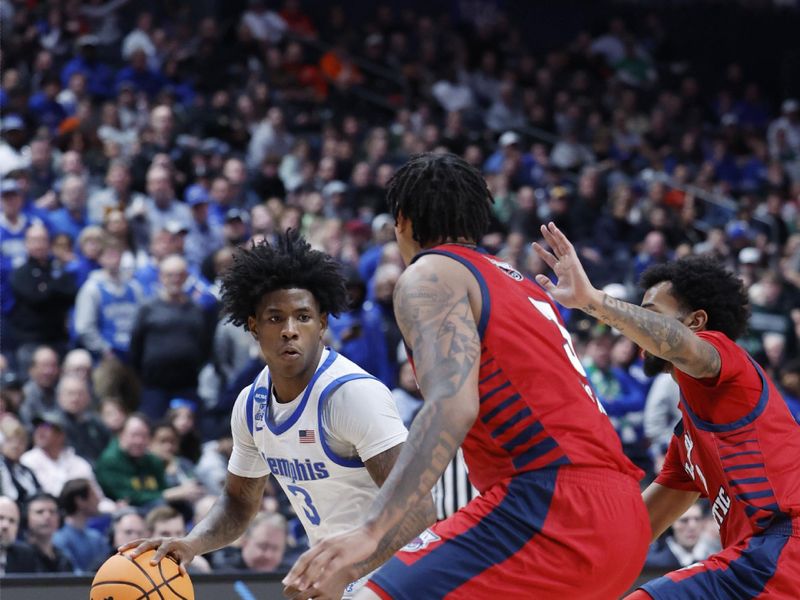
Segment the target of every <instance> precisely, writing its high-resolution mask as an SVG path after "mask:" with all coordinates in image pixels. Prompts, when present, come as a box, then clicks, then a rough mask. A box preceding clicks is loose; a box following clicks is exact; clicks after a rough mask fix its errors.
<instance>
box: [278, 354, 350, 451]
mask: <svg viewBox="0 0 800 600" xmlns="http://www.w3.org/2000/svg"><path fill="white" fill-rule="evenodd" d="M338 356H339V355H338V354H337V353H336V350H334V349H333V348H331V349H330V352H329V353H328V358H326V359H325V362H323V363H322V365H320V367H319V368H318V369H317V370H316V372H315V373H314V376H313V377H311V381H309V382H308V385H307V386H306V391H305V393H304V394H303V399H302V400H300V404H298V405H297V408H295V409H294V412H293V413H292V416H291V417H289V418H288V419H286V420H285V421H284V422H283V423H281V424H280V425H276V424H275V423H274V422H273V421H272V419H271V418H270V416H269V413H270V410H269V407H270V403H271V402H272V376H270V377H269V380H268V383H267V389H268V390H269V395H268V396H267V411H266V414H265V415H264V422H265V423H266V424H267V427H269V430H270V431H271V432H272V433H273V434H275V435H281V434H282V433H285V432H286V431H287V430H288V429H289V428H290V427H291V426H292V425H294V424H295V423H297V419H299V418H300V415H302V414H303V411H304V410H305V408H306V404H308V398H309V397H310V396H311V391H312V390H313V389H314V384H315V383H317V379H319V377H320V375H322V374H323V373H324V372H325V371H327V370H328V368H329V367H330V366H331V365H332V364H333V361H335V360H336V358H337V357H338Z"/></svg>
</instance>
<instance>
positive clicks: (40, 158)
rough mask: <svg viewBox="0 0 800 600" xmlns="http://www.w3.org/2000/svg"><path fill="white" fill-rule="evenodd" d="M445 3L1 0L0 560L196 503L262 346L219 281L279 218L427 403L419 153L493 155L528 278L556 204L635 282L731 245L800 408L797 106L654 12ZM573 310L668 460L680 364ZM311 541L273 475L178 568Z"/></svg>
mask: <svg viewBox="0 0 800 600" xmlns="http://www.w3.org/2000/svg"><path fill="white" fill-rule="evenodd" d="M454 4H458V5H459V6H460V7H461V11H460V12H459V14H458V16H457V18H454V16H453V15H452V14H448V13H446V12H441V13H436V12H431V13H429V12H426V11H415V10H412V9H411V8H397V7H395V6H394V5H392V4H377V5H375V6H374V8H372V9H371V11H370V13H369V14H368V15H365V16H364V17H363V18H359V19H351V18H349V16H348V13H347V8H346V7H345V5H344V4H337V3H331V4H329V3H321V4H320V3H318V5H316V6H315V7H314V10H312V9H311V8H310V7H308V6H305V5H304V3H303V2H301V1H300V0H282V1H279V0H274V1H269V2H267V1H264V0H249V1H247V2H235V1H233V2H224V3H223V2H216V1H215V0H207V1H205V2H192V3H188V2H178V3H160V2H146V1H137V2H129V1H128V0H108V1H106V0H91V1H88V2H78V1H75V0H49V1H47V2H43V1H38V0H0V29H1V30H2V31H1V32H0V33H2V35H1V36H0V37H2V55H3V71H2V76H1V81H0V84H1V87H0V112H2V123H1V131H0V135H1V137H2V139H0V179H2V183H1V186H2V187H1V188H0V194H1V195H2V207H1V208H2V211H1V213H0V236H1V237H0V251H1V254H0V285H1V286H2V287H1V288H0V289H1V290H2V294H1V296H0V342H1V343H2V347H0V350H2V353H1V354H0V378H1V383H2V392H0V442H1V443H2V457H1V460H0V574H2V573H13V572H31V571H45V572H76V573H80V572H91V571H93V570H95V569H96V568H97V566H98V565H99V564H101V563H102V562H103V560H105V559H106V558H107V557H108V556H109V555H110V554H111V553H113V552H114V548H116V547H117V546H118V545H120V544H122V543H125V542H127V541H130V540H132V539H136V538H138V537H142V536H146V535H181V534H182V533H183V532H184V531H186V529H187V527H191V526H192V524H193V523H195V522H197V520H198V519H200V518H202V516H203V515H204V514H205V513H206V512H207V511H208V509H209V508H210V506H211V504H212V503H213V501H214V498H215V497H216V496H217V495H218V494H219V493H220V490H221V487H222V483H223V481H224V478H225V473H226V465H227V460H228V457H229V456H230V453H231V447H232V441H231V437H230V429H229V426H228V425H227V421H228V419H229V415H230V409H231V407H232V405H233V401H234V400H235V398H236V395H237V394H238V392H239V391H240V390H241V389H242V388H243V387H245V386H246V385H248V384H249V383H250V382H251V381H252V380H253V378H254V376H255V374H256V373H257V372H258V371H259V370H261V369H262V368H263V364H264V363H263V361H262V359H261V357H260V355H259V351H258V348H257V347H256V345H255V343H254V341H253V339H252V338H251V336H249V335H248V334H247V333H246V332H245V331H243V330H241V329H238V328H235V327H233V326H232V325H230V324H228V323H226V322H225V321H224V319H221V318H220V315H219V312H218V294H219V286H220V274H221V273H223V272H224V270H225V269H226V267H227V266H228V265H230V264H231V261H232V260H233V252H234V249H235V248H236V247H238V246H241V245H244V244H250V243H252V242H259V241H261V240H270V239H272V236H274V234H275V233H276V232H278V231H283V230H286V229H288V228H295V229H298V230H300V231H301V232H302V234H303V235H304V236H306V237H307V239H308V240H309V241H310V242H311V243H312V245H313V246H314V247H316V248H319V249H322V250H324V251H326V252H328V253H330V254H331V255H333V256H334V257H336V258H337V259H339V260H340V261H341V263H342V265H343V270H344V273H345V275H346V277H347V282H348V288H349V290H350V294H351V308H350V310H349V311H348V312H347V313H345V314H342V315H338V316H336V317H335V318H332V319H331V320H330V327H329V331H328V333H327V335H328V339H327V343H329V344H330V345H331V346H332V347H334V348H336V349H337V350H338V351H340V352H342V353H343V354H345V355H346V356H348V357H350V358H351V359H353V360H354V361H355V362H357V363H358V364H360V365H361V366H362V367H364V368H365V369H367V370H368V371H370V372H371V373H373V374H374V375H375V376H377V377H378V378H379V379H380V380H381V381H383V382H384V383H385V384H386V385H387V386H388V387H389V388H390V389H393V393H394V396H395V398H396V400H397V403H398V407H399V408H400V412H401V415H402V417H403V419H404V421H405V422H406V423H407V424H410V423H411V421H412V420H413V418H414V416H415V415H416V413H417V411H418V410H419V408H420V406H421V405H422V402H423V400H422V399H421V398H420V397H419V393H418V390H417V388H416V385H415V382H414V378H413V375H412V373H411V369H410V365H409V363H408V361H407V358H406V357H405V353H404V352H403V351H402V344H401V336H400V332H399V329H398V327H397V324H396V323H395V321H394V316H393V311H392V292H393V289H394V285H395V283H396V282H397V279H398V277H399V276H400V274H401V272H402V269H403V263H402V260H401V258H400V254H399V252H398V248H397V245H396V243H395V242H394V241H393V240H394V233H393V226H394V219H393V217H392V216H391V215H389V214H387V210H388V207H387V204H386V200H385V189H386V186H387V182H388V181H389V179H390V178H391V176H392V174H393V173H394V171H395V170H396V169H397V167H398V166H399V165H401V164H402V163H403V162H404V161H405V160H406V159H407V158H408V157H410V156H411V155H413V154H415V153H419V152H453V153H457V154H459V155H462V156H463V157H464V158H465V159H466V160H467V161H468V162H469V163H470V164H472V165H473V166H475V167H477V168H479V169H481V170H482V172H483V173H484V175H485V177H486V180H487V182H488V185H489V187H490V189H491V191H492V193H493V195H494V198H495V204H494V212H493V218H492V223H491V227H490V232H489V234H488V235H487V236H486V237H485V239H484V240H483V241H482V245H483V246H485V247H486V248H487V249H488V250H489V251H491V252H493V253H495V254H497V255H499V256H500V257H501V258H502V259H503V260H505V261H507V262H508V263H510V264H511V265H513V266H514V267H515V268H516V269H518V270H520V271H521V272H523V273H524V274H526V275H527V276H533V275H536V274H538V273H545V274H549V273H548V270H547V267H546V265H545V264H543V263H542V262H541V260H540V259H539V258H538V257H537V255H536V254H535V253H533V252H531V249H530V242H532V241H536V240H538V239H539V232H538V227H539V225H540V224H541V223H544V222H547V221H554V222H555V223H556V224H557V225H558V226H559V227H560V228H561V229H562V230H563V231H565V233H566V234H567V235H568V236H569V237H570V238H571V239H572V240H573V241H574V242H575V244H576V247H577V248H578V251H579V253H580V256H581V258H582V260H583V262H584V264H585V265H586V266H587V270H588V271H589V273H590V276H591V277H592V279H593V281H594V282H595V284H597V285H599V286H601V287H604V289H605V291H606V292H607V293H609V294H611V295H614V296H616V297H619V298H624V299H626V300H630V301H638V300H639V294H640V291H639V290H638V289H637V287H636V281H637V279H638V276H639V275H640V274H641V273H642V272H643V271H644V270H645V269H646V268H647V267H649V266H651V265H653V264H658V263H661V262H664V261H668V260H670V259H673V258H676V257H681V256H685V255H687V254H690V253H705V254H711V255H713V256H716V257H717V258H718V259H719V260H721V261H724V262H725V263H726V264H727V265H728V266H729V267H730V268H731V269H734V270H736V271H737V272H738V273H739V274H740V275H741V277H742V278H743V279H744V281H745V283H746V285H747V289H748V292H749V295H750V300H751V303H752V316H751V317H750V323H749V332H748V334H747V336H746V337H745V338H743V339H741V340H739V342H740V343H741V344H742V345H743V346H744V347H745V348H746V349H747V350H748V351H749V352H750V353H751V354H752V355H753V356H754V357H756V359H757V360H759V362H761V364H762V365H763V366H764V367H765V369H767V371H768V372H769V373H770V374H771V375H772V376H773V377H774V379H775V381H776V382H778V383H779V385H780V386H781V391H782V392H783V394H784V397H785V399H786V401H787V403H788V404H789V406H790V408H791V410H792V411H793V414H794V415H795V416H796V418H798V419H800V358H799V357H798V338H799V337H800V291H799V290H800V215H799V214H798V211H800V101H798V99H797V98H796V97H792V96H788V95H785V94H783V93H782V92H780V91H777V92H776V91H775V90H769V91H767V90H766V89H764V88H763V87H762V86H761V85H760V84H759V83H758V78H757V77H756V75H757V74H756V73H750V72H747V71H746V70H745V68H744V67H743V66H742V64H741V63H740V62H737V58H736V57H735V56H734V57H731V58H730V62H729V63H727V64H724V65H720V66H719V69H718V73H717V74H718V76H717V78H716V79H713V80H709V79H707V78H702V79H701V78H700V77H699V76H698V74H697V73H695V72H694V71H693V68H692V65H691V64H686V63H685V62H682V61H681V60H679V58H680V57H679V56H678V55H677V54H676V52H677V50H676V49H675V45H674V40H673V39H672V38H671V37H670V35H671V34H670V32H669V31H668V29H667V27H666V26H665V25H664V23H663V22H662V21H661V20H660V18H659V14H658V11H654V12H652V13H649V14H647V15H645V16H643V17H642V18H640V19H637V20H636V21H635V22H630V21H628V22H626V20H625V19H622V18H616V17H613V18H607V19H606V20H605V22H604V23H603V24H602V26H599V27H596V28H590V27H588V26H587V28H586V29H583V30H581V31H580V32H579V33H578V34H577V35H575V36H574V37H572V38H571V39H568V40H563V42H562V43H561V44H560V45H557V46H554V47H552V48H549V49H547V50H546V51H541V49H537V50H535V51H534V50H533V49H531V48H530V47H529V44H528V42H529V39H528V36H530V35H534V34H533V33H532V32H531V31H529V30H525V29H523V27H522V26H521V25H517V24H515V23H514V22H513V21H512V20H511V19H509V18H508V15H505V14H504V13H503V12H502V11H499V10H498V9H497V6H496V5H495V4H494V3H491V2H486V3H481V2H472V3H470V2H461V3H454ZM754 10H759V9H758V7H756V8H755V9H754ZM761 10H771V9H770V8H769V7H767V8H766V9H765V8H764V7H763V6H762V7H761ZM795 13H796V11H795V12H791V13H789V16H790V17H791V18H793V19H795V20H797V18H798V16H797V14H795ZM609 14H611V12H609ZM544 26H545V24H540V27H544ZM562 317H563V318H564V320H565V322H566V324H567V326H568V328H569V330H570V331H571V332H572V334H573V339H574V341H575V344H576V349H577V351H578V353H579V355H580V357H581V359H582V361H583V362H584V363H585V366H586V369H587V372H588V375H589V379H590V380H591V382H592V385H593V386H594V388H595V390H596V391H597V393H598V396H599V398H600V399H601V401H602V403H603V405H604V407H605V409H606V411H607V412H608V414H609V417H610V418H611V420H612V422H613V423H614V426H615V428H616V430H617V432H618V434H619V436H620V439H621V441H622V444H623V447H624V449H625V451H626V452H627V453H628V455H629V456H630V457H631V458H632V459H633V460H634V461H635V462H636V463H637V464H639V465H640V466H641V467H642V468H644V469H645V471H646V472H647V473H648V477H650V478H652V476H653V474H654V473H655V472H657V470H658V468H659V467H660V464H661V461H662V460H663V455H664V452H665V449H666V445H667V443H668V441H669V439H670V436H671V434H672V428H673V426H674V423H675V421H676V419H677V418H678V410H677V404H678V390H677V386H676V384H675V383H674V382H673V381H672V379H671V378H670V377H669V376H668V375H661V376H658V377H656V378H655V379H650V378H647V377H645V376H644V374H643V372H642V370H641V363H640V358H639V356H638V352H637V348H636V347H635V346H634V345H633V344H631V343H630V342H629V341H628V340H626V339H624V338H622V337H620V336H619V335H618V333H617V332H615V331H613V330H609V329H607V328H603V327H599V326H597V324H595V323H593V322H591V321H590V320H589V319H588V318H586V317H585V316H584V315H582V314H580V313H578V312H570V311H568V310H564V311H563V312H562ZM531 353H532V354H531V360H536V357H535V349H531ZM706 512H707V511H706ZM708 523H709V519H708V517H707V516H704V514H703V509H702V507H701V506H700V505H698V507H693V508H692V509H690V511H688V512H687V513H686V514H685V515H684V516H683V517H681V519H679V521H678V522H677V523H676V526H675V527H673V529H672V531H671V532H670V533H669V535H668V536H667V537H665V538H664V539H662V540H660V541H659V542H658V543H657V544H656V545H655V546H654V547H653V551H652V552H651V557H650V559H649V560H650V564H652V565H655V566H659V567H664V568H670V569H671V568H673V567H675V566H676V565H682V566H686V565H687V564H690V563H692V562H694V561H695V560H697V559H699V558H701V557H702V556H701V555H703V554H705V553H710V552H711V551H712V550H713V549H714V547H715V546H714V544H715V541H714V533H713V531H712V530H713V525H709V524H708ZM305 543H306V542H305V535H304V532H303V531H302V528H301V527H300V526H299V523H298V521H297V520H296V518H295V517H294V515H293V514H292V513H291V508H290V505H289V503H288V502H287V501H286V499H285V498H284V497H283V496H282V495H281V494H280V492H279V491H278V488H277V486H274V485H273V486H269V493H268V494H267V495H266V496H265V498H264V504H263V510H262V511H261V513H260V514H259V516H258V517H257V518H256V519H255V520H254V521H253V523H252V524H251V526H250V528H249V529H248V531H247V533H246V534H245V535H244V536H243V538H242V539H241V540H240V541H239V543H238V544H237V546H236V547H232V548H227V549H223V550H220V551H218V552H215V553H213V554H212V555H210V556H205V557H198V558H197V559H196V560H195V562H194V563H192V566H191V569H190V570H194V571H196V572H208V571H223V570H231V569H247V570H254V571H261V572H266V571H273V570H282V569H285V568H286V567H287V566H290V565H291V564H292V561H293V560H294V558H296V557H297V556H298V555H299V553H300V552H302V550H303V549H304V547H305ZM716 543H717V544H718V541H717V542H716Z"/></svg>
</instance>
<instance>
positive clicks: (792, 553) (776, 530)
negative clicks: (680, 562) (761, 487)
mask: <svg viewBox="0 0 800 600" xmlns="http://www.w3.org/2000/svg"><path fill="white" fill-rule="evenodd" d="M641 589H643V590H644V591H646V592H647V593H648V594H650V596H652V597H653V598H655V600H700V599H705V598H719V599H728V598H730V599H734V598H735V599H736V600H749V599H751V598H770V599H771V600H772V599H774V600H797V598H800V518H795V519H794V520H793V521H791V520H788V519H787V520H784V521H781V522H778V523H775V524H774V525H772V526H770V527H769V528H768V529H767V530H766V531H764V532H763V533H760V534H759V535H754V536H751V537H749V538H747V539H745V540H743V541H742V542H740V543H738V544H735V545H733V546H729V547H727V548H725V549H724V550H722V552H717V553H716V554H714V555H712V556H710V557H709V558H707V559H706V560H704V561H701V562H698V563H695V564H693V565H690V566H688V567H686V568H684V569H680V570H678V571H673V572H672V573H667V574H666V575H665V576H664V577H659V578H658V579H654V580H653V581H650V582H648V583H646V584H644V585H643V586H642V587H641Z"/></svg>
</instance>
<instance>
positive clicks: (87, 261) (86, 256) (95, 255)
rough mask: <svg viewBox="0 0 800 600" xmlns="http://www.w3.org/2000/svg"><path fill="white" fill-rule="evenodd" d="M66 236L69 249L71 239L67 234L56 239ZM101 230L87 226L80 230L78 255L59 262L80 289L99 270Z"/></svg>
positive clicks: (101, 241) (100, 228)
mask: <svg viewBox="0 0 800 600" xmlns="http://www.w3.org/2000/svg"><path fill="white" fill-rule="evenodd" d="M65 235H66V236H67V239H68V242H67V243H68V244H69V246H70V249H71V247H72V238H70V237H69V234H65V233H60V234H58V236H57V238H61V237H63V236H65ZM102 244H103V229H102V227H98V226H97V225H89V226H88V227H84V228H82V229H81V230H80V233H79V234H78V255H77V256H76V257H75V258H73V259H71V260H69V261H66V260H63V259H62V260H61V262H62V263H64V264H66V270H67V272H69V273H72V275H73V277H74V278H75V284H76V285H77V286H78V288H79V289H80V287H81V286H82V285H83V284H84V283H86V280H87V279H88V278H89V275H91V274H92V273H93V272H94V271H96V270H97V269H99V268H100V263H99V262H98V259H99V257H100V250H102V247H103V245H102ZM53 254H55V242H54V244H53Z"/></svg>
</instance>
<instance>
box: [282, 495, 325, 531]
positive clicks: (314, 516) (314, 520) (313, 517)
mask: <svg viewBox="0 0 800 600" xmlns="http://www.w3.org/2000/svg"><path fill="white" fill-rule="evenodd" d="M286 489H287V490H289V491H290V492H292V495H293V496H302V497H303V500H305V501H306V505H305V506H304V507H303V512H304V513H305V514H306V517H308V522H309V523H311V524H312V525H319V524H320V520H321V519H320V518H319V513H318V512H317V509H316V507H315V506H314V503H313V502H311V494H309V493H308V492H307V491H305V490H304V489H303V488H301V487H300V486H297V485H287V486H286Z"/></svg>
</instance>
